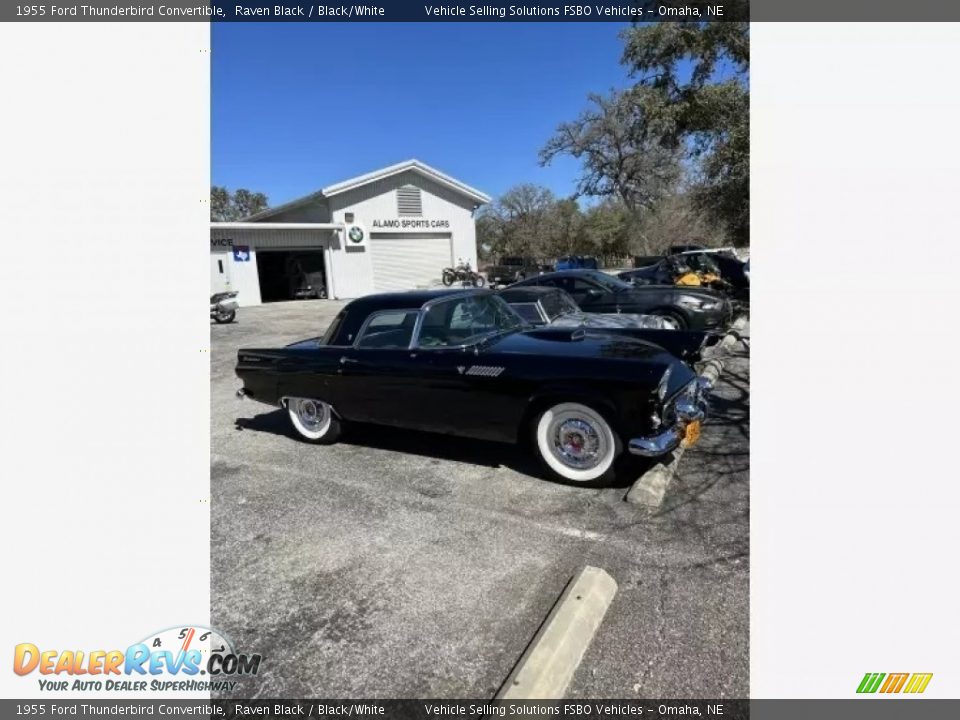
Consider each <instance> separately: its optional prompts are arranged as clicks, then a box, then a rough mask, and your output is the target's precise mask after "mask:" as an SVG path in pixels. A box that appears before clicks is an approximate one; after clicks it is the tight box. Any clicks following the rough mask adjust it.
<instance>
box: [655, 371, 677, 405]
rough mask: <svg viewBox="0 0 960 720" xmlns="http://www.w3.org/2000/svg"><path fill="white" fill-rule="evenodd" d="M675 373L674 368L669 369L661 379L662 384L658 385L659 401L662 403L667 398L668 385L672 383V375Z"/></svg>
mask: <svg viewBox="0 0 960 720" xmlns="http://www.w3.org/2000/svg"><path fill="white" fill-rule="evenodd" d="M671 372H673V367H668V368H667V370H666V372H664V373H663V377H662V378H660V384H659V385H657V399H658V400H659V401H660V402H661V403H662V402H663V399H664V398H665V397H666V396H667V385H668V384H669V383H670V373H671Z"/></svg>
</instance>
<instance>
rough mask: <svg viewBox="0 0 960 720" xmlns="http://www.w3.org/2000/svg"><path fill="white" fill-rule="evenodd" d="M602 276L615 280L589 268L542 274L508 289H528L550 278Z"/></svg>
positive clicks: (600, 271)
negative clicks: (519, 287) (516, 287)
mask: <svg viewBox="0 0 960 720" xmlns="http://www.w3.org/2000/svg"><path fill="white" fill-rule="evenodd" d="M598 275H602V276H604V277H608V278H610V279H611V280H616V278H615V277H613V276H612V275H608V274H607V273H605V272H603V271H602V270H593V269H591V268H577V269H575V270H557V271H556V272H549V273H542V274H540V275H536V276H534V277H529V278H527V279H526V280H521V281H519V282H517V283H515V284H514V285H510V287H515V286H521V287H529V286H530V285H533V284H535V283H536V282H537V281H538V280H549V279H550V278H563V277H597V276H598Z"/></svg>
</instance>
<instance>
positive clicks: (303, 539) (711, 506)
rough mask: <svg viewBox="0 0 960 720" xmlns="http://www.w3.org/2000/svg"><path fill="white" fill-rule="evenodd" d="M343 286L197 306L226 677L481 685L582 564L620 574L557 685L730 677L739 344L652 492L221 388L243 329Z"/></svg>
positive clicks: (410, 688) (329, 312)
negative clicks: (204, 340) (236, 664)
mask: <svg viewBox="0 0 960 720" xmlns="http://www.w3.org/2000/svg"><path fill="white" fill-rule="evenodd" d="M341 306H342V303H339V302H336V301H323V300H314V301H300V302H289V303H275V304H270V305H263V306H260V307H255V308H241V310H240V311H239V313H238V321H237V322H236V323H234V324H230V325H211V448H212V450H211V452H212V467H211V474H212V477H211V598H212V601H211V602H212V608H211V623H212V625H213V626H214V627H216V628H218V629H219V630H221V631H223V632H225V633H226V634H227V635H228V636H230V637H231V638H232V639H233V641H234V644H235V646H236V647H237V648H238V649H240V650H241V651H243V652H248V653H252V652H256V653H260V654H261V655H262V656H263V661H262V664H261V669H260V674H259V675H258V677H257V678H256V679H255V680H253V679H247V680H245V681H242V682H241V684H240V685H239V686H238V689H237V690H235V691H234V692H233V695H234V696H237V697H240V696H254V697H315V698H322V697H326V698H334V697H336V698H346V697H356V698H360V697H363V698H389V697H429V698H482V699H486V698H492V697H493V695H494V694H495V692H496V691H497V689H498V688H499V687H500V685H501V683H502V682H503V681H504V679H505V678H506V677H507V675H508V674H509V672H510V670H511V668H512V667H513V665H514V664H515V663H516V662H517V660H518V659H519V657H520V655H521V654H522V652H523V650H524V648H525V647H526V645H527V643H528V642H529V641H530V639H531V638H532V637H533V635H534V634H535V633H536V631H537V628H538V627H539V625H540V623H541V622H542V621H543V619H544V617H545V616H546V614H547V612H548V611H549V610H550V608H551V606H552V604H553V603H554V601H555V600H556V599H557V597H558V596H559V594H560V592H561V591H562V589H563V587H564V585H565V584H566V583H567V581H568V580H569V579H570V578H571V577H572V576H573V574H574V573H575V572H576V571H577V570H579V569H580V568H581V567H582V566H583V565H585V564H590V565H595V566H598V567H602V568H604V569H606V570H607V571H608V572H609V573H610V574H611V575H612V576H613V577H614V578H615V579H616V580H617V582H618V584H619V592H618V593H617V595H616V597H615V599H614V601H613V604H612V605H611V607H610V610H609V612H608V614H607V616H606V618H605V620H604V622H603V624H602V625H601V626H600V629H599V631H598V633H597V635H596V637H595V639H594V641H593V644H592V645H591V646H590V648H589V650H588V652H587V654H586V656H585V657H584V660H583V662H582V664H581V666H580V668H579V670H578V671H577V673H576V675H575V677H574V680H573V682H572V684H571V687H570V689H569V692H568V695H569V696H570V697H574V698H586V697H596V698H599V697H618V698H619V697H632V698H658V697H661V698H666V697H674V698H681V697H682V698H736V697H746V696H747V693H748V689H749V675H748V672H749V665H748V647H749V635H748V633H749V615H748V613H749V575H748V573H749V557H748V552H749V358H748V349H747V348H746V347H745V346H744V345H740V346H738V347H737V348H736V351H735V353H734V356H733V357H731V358H730V360H729V361H728V362H727V364H726V367H725V369H724V373H723V375H722V376H721V381H720V384H719V385H718V387H717V388H716V389H715V390H714V393H713V395H714V397H713V406H712V410H711V413H710V417H709V420H708V423H707V424H706V425H705V426H704V431H703V435H702V438H701V440H700V442H699V443H698V444H697V445H696V446H694V447H693V448H690V449H689V450H688V451H687V452H686V453H685V455H684V457H683V459H682V460H681V462H680V466H679V469H678V471H677V475H676V477H675V479H674V481H673V483H672V484H671V486H670V488H669V490H668V492H667V495H666V499H665V502H664V505H663V507H662V508H661V509H660V510H659V511H657V512H655V513H650V512H649V511H647V510H645V509H642V508H638V507H636V506H633V505H630V504H628V503H626V502H624V501H623V496H624V495H625V493H626V490H627V487H628V486H629V482H630V481H631V480H632V478H627V479H625V483H626V485H625V486H624V487H618V488H609V489H600V490H595V489H582V488H575V487H573V488H572V487H567V486H563V485H558V484H554V483H552V482H549V481H547V480H544V479H543V478H542V477H541V475H540V471H539V469H538V466H537V464H536V462H535V461H534V460H533V458H532V457H527V456H525V454H524V453H523V452H521V451H520V450H519V449H517V448H514V447H512V446H508V445H499V444H495V443H484V442H478V441H474V440H465V439H457V438H451V437H446V436H439V435H432V434H427V433H418V432H413V431H400V430H396V429H387V428H383V427H376V426H353V427H349V428H348V430H347V432H346V433H345V435H344V437H343V438H342V440H341V441H340V442H339V443H338V444H336V445H333V446H329V447H322V446H314V445H310V444H307V443H303V442H300V441H298V440H296V439H295V438H294V436H293V434H292V431H291V430H290V429H289V428H288V425H287V419H286V416H285V413H283V412H282V411H279V410H277V409H274V408H271V407H269V406H266V405H262V404H259V403H255V402H252V401H241V400H239V399H238V398H236V397H235V391H236V389H237V388H238V387H239V381H238V379H237V378H236V376H235V375H234V372H233V366H234V363H235V361H236V351H237V349H238V348H240V347H271V346H278V345H283V344H287V343H289V342H292V341H294V340H297V339H300V338H304V337H313V336H316V335H319V334H321V333H322V332H323V331H324V330H325V329H326V327H327V325H328V324H329V322H330V320H331V319H332V318H333V316H334V314H335V313H336V311H337V310H338V309H339V308H340V307H341Z"/></svg>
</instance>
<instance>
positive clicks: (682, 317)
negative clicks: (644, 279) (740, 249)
mask: <svg viewBox="0 0 960 720" xmlns="http://www.w3.org/2000/svg"><path fill="white" fill-rule="evenodd" d="M526 285H547V286H550V287H558V288H560V289H561V290H566V292H567V294H569V295H570V297H572V298H573V300H574V302H576V303H577V305H578V306H579V307H580V309H581V310H583V311H584V312H590V313H621V312H624V313H642V314H645V315H659V316H661V317H668V318H670V319H671V320H673V321H675V322H676V323H677V326H678V327H679V328H680V329H681V330H720V329H723V328H725V327H726V326H727V325H728V324H729V323H730V320H731V319H732V314H733V308H732V306H731V304H730V302H729V300H727V299H726V298H725V297H724V296H723V295H722V294H721V293H718V292H716V291H715V290H708V289H705V288H698V287H681V286H677V285H634V284H632V283H629V282H625V281H623V280H621V279H619V278H616V277H613V276H612V275H607V274H606V273H604V272H600V271H599V270H568V271H566V272H556V273H547V274H545V275H539V276H537V277H535V278H528V279H526V280H524V281H523V282H520V283H516V285H515V286H511V287H516V286H521V287H522V286H526Z"/></svg>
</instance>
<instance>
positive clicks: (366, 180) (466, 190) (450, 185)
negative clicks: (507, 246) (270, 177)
mask: <svg viewBox="0 0 960 720" xmlns="http://www.w3.org/2000/svg"><path fill="white" fill-rule="evenodd" d="M405 172H414V173H417V174H418V175H421V176H422V177H425V178H427V179H429V180H431V181H433V182H435V183H436V184H438V185H440V186H442V187H445V188H447V189H448V190H451V191H452V192H455V193H457V194H458V195H461V196H463V197H466V198H469V199H471V200H473V201H474V202H476V203H477V204H480V205H484V204H486V203H488V202H490V196H489V195H487V194H486V193H483V192H480V191H479V190H477V189H476V188H473V187H470V186H469V185H466V184H464V183H462V182H460V181H459V180H457V179H456V178H452V177H450V176H449V175H447V174H445V173H442V172H440V171H439V170H437V169H436V168H433V167H430V166H429V165H427V164H426V163H422V162H420V161H419V160H406V161H405V162H401V163H397V164H396V165H390V166H388V167H385V168H381V169H380V170H374V171H373V172H370V173H366V174H364V175H357V176H356V177H353V178H350V179H349V180H344V181H342V182H338V183H335V184H333V185H327V186H326V187H325V188H322V189H320V190H318V191H317V192H313V193H310V194H309V195H304V196H303V197H301V198H298V199H296V200H291V201H290V202H287V203H284V204H283V205H278V206H277V207H275V208H268V209H267V210H263V211H261V212H258V213H256V214H254V215H251V216H250V217H248V218H244V220H245V221H248V222H250V221H257V220H263V219H266V218H269V217H272V216H274V215H276V214H278V213H280V212H283V211H286V210H290V209H292V208H295V207H297V206H300V205H303V204H305V203H309V202H312V201H314V200H320V199H324V198H328V197H331V196H333V195H339V194H341V193H345V192H349V191H350V190H355V189H356V188H359V187H363V186H364V185H369V184H370V183H374V182H377V181H379V180H384V179H386V178H390V177H393V176H394V175H399V174H401V173H405Z"/></svg>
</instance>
